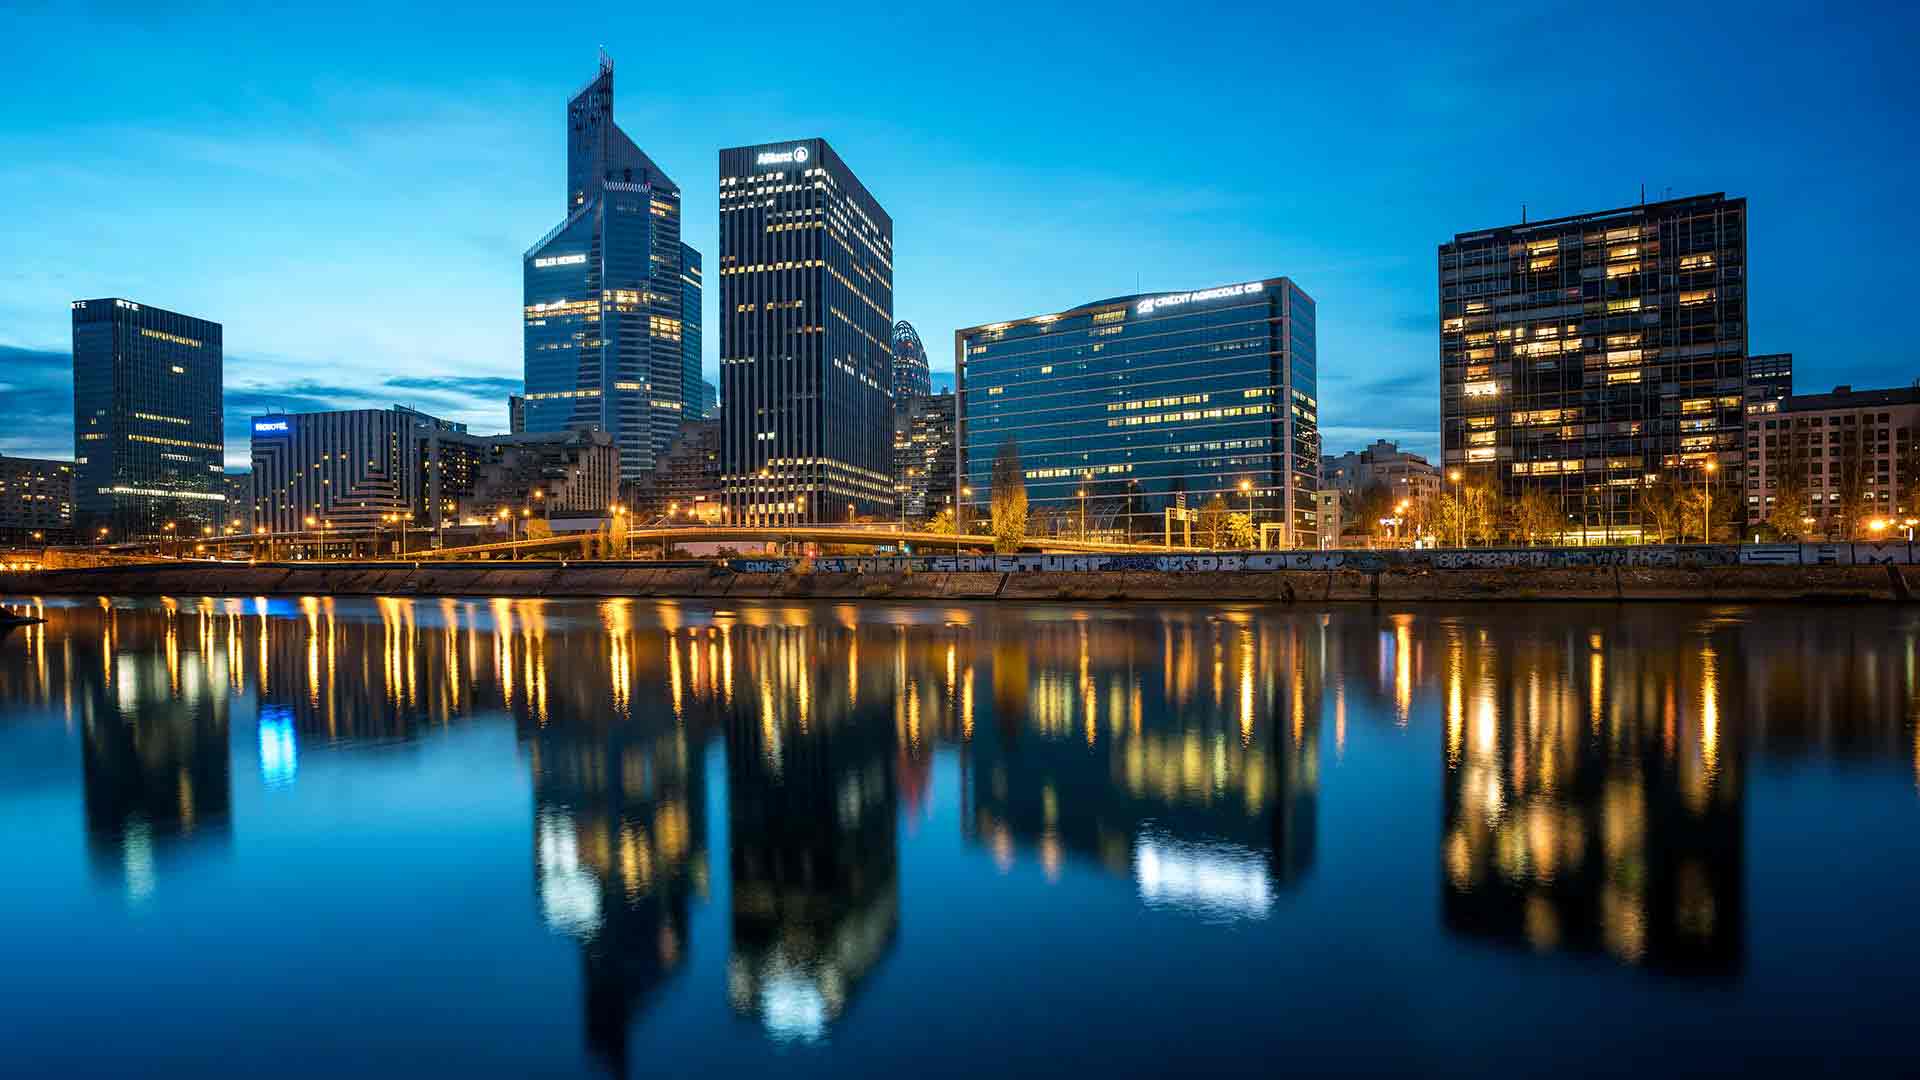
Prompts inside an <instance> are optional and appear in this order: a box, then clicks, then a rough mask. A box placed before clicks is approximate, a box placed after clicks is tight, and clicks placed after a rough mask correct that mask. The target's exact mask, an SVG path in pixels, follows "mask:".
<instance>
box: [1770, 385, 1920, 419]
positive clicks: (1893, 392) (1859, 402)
mask: <svg viewBox="0 0 1920 1080" xmlns="http://www.w3.org/2000/svg"><path fill="white" fill-rule="evenodd" d="M1916 404H1920V381H1917V382H1916V383H1915V384H1914V385H1913V386H1902V387H1896V388H1894V389H1890V390H1855V389H1854V388H1853V387H1851V386H1836V387H1834V388H1833V392H1832V393H1830V394H1798V395H1795V396H1793V397H1789V398H1787V399H1786V400H1784V401H1782V402H1781V403H1780V410H1781V411H1782V412H1819V411H1821V410H1823V409H1868V408H1873V407H1876V406H1879V405H1916Z"/></svg>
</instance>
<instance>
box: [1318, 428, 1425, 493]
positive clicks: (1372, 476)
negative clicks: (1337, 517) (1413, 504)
mask: <svg viewBox="0 0 1920 1080" xmlns="http://www.w3.org/2000/svg"><path fill="white" fill-rule="evenodd" d="M1375 485H1379V486H1381V487H1384V488H1385V489H1386V490H1387V493H1388V494H1389V495H1390V496H1391V497H1392V499H1393V501H1394V502H1399V501H1401V500H1403V499H1405V500H1419V499H1423V498H1426V497H1427V496H1430V495H1437V494H1439V493H1440V470H1439V469H1438V468H1436V467H1435V466H1434V465H1433V463H1431V462H1429V461H1428V460H1427V459H1426V458H1424V457H1421V456H1420V455H1419V454H1415V453H1410V452H1408V451H1405V450H1402V449H1400V447H1399V445H1398V444H1397V443H1393V442H1389V441H1388V440H1386V439H1376V440H1374V443H1373V445H1372V446H1369V447H1367V448H1366V449H1364V450H1349V451H1347V452H1346V453H1344V454H1338V455H1336V454H1327V455H1324V456H1322V457H1321V458H1320V487H1321V489H1322V490H1325V489H1327V488H1336V489H1338V490H1339V491H1340V492H1341V493H1342V494H1344V495H1346V496H1347V497H1348V498H1353V497H1355V496H1358V495H1359V494H1360V493H1361V492H1363V491H1366V490H1367V489H1368V488H1371V487H1373V486H1375Z"/></svg>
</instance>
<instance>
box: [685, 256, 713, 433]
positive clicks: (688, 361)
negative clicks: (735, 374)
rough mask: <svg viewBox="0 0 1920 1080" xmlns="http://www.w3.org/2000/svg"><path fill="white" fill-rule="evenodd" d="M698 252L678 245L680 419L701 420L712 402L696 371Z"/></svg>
mask: <svg viewBox="0 0 1920 1080" xmlns="http://www.w3.org/2000/svg"><path fill="white" fill-rule="evenodd" d="M701 292H702V288H701V277H700V252H699V251H698V250H696V249H695V248H694V247H693V245H691V244H684V243H683V244H681V245H680V350H681V362H680V387H681V392H682V394H683V395H684V404H683V405H682V407H681V410H680V414H681V419H682V420H683V421H686V420H705V419H706V418H707V417H709V416H711V415H713V406H714V403H713V401H711V400H709V398H708V396H707V393H708V391H710V390H711V389H712V388H713V384H712V383H709V382H708V381H707V380H706V379H705V378H703V377H701V374H700V295H701Z"/></svg>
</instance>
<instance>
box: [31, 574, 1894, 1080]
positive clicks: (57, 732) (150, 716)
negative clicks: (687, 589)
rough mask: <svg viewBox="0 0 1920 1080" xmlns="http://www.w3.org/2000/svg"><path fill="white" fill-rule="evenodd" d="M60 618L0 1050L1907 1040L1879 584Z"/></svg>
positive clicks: (86, 1070) (1640, 1050)
mask: <svg viewBox="0 0 1920 1080" xmlns="http://www.w3.org/2000/svg"><path fill="white" fill-rule="evenodd" d="M29 603H30V602H29ZM36 606H38V607H39V609H40V611H41V613H43V614H44V615H45V616H46V619H47V622H46V625H44V626H41V627H33V628H29V629H25V630H15V631H13V632H12V633H11V634H9V635H7V636H6V637H5V638H4V640H0V843H4V851H5V857H6V865H7V867H8V869H7V871H6V873H5V875H4V881H5V887H4V889H0V925H3V926H4V927H5V928H6V929H5V933H4V940H5V943H6V948H5V954H4V962H3V963H0V1036H3V1037H0V1074H4V1075H9V1076H41V1075H54V1074H59V1075H68V1076H73V1075H113V1076H150V1075H171V1076H178V1075H225V1074H246V1075H256V1074H257V1075H266V1076H276V1077H285V1076H329V1077H331V1076H339V1075H342V1074H351V1075H362V1076H384V1075H400V1074H405V1075H461V1076H526V1075H539V1076H567V1075H606V1074H608V1073H613V1074H622V1075H635V1076H675V1075H707V1076H711V1075H727V1074H733V1073H739V1072H745V1071H748V1070H767V1069H778V1070H781V1071H783V1072H786V1073H794V1074H809V1075H839V1076H845V1075H900V1074H903V1073H911V1074H914V1075H919V1076H926V1075H942V1076H945V1075H953V1076H969V1077H979V1076H983V1075H1040V1074H1046V1075H1065V1074H1071V1075H1086V1076H1094V1077H1103V1076H1119V1075H1138V1074H1147V1073H1163V1074H1164V1073H1168V1072H1173V1071H1177V1072H1180V1073H1184V1074H1194V1073H1203V1072H1204V1073H1218V1074H1229V1075H1272V1074H1276V1073H1296V1074H1298V1073H1312V1072H1323V1071H1332V1070H1336V1069H1337V1070H1343V1071H1351V1072H1381V1071H1418V1072H1422V1073H1428V1074H1437V1073H1444V1074H1462V1075H1467V1074H1481V1073H1485V1072H1487V1071H1489V1070H1494V1069H1500V1070H1504V1071H1506V1072H1508V1073H1509V1074H1512V1075H1536V1074H1540V1073H1543V1072H1549V1071H1556V1070H1559V1071H1568V1072H1580V1073H1589V1072H1629V1071H1645V1070H1656V1071H1658V1072H1663V1073H1664V1072H1675V1071H1682V1070H1691V1071H1709V1072H1740V1071H1750V1070H1751V1069H1752V1068H1754V1067H1755V1066H1774V1067H1776V1068H1778V1067H1781V1066H1792V1065H1804V1066H1808V1067H1815V1066H1817V1067H1820V1068H1823V1069H1826V1070H1831V1071H1844V1070H1848V1069H1852V1070H1855V1071H1862V1070H1870V1071H1880V1070H1883V1069H1885V1070H1888V1071H1891V1070H1892V1069H1893V1067H1894V1066H1895V1064H1896V1063H1899V1062H1902V1061H1906V1060H1907V1058H1906V1055H1907V1054H1908V1053H1909V1050H1910V1046H1911V1042H1912V1039H1911V1034H1912V1025H1913V1024H1914V1022H1915V1021H1914V1011H1913V1001H1914V997H1913V986H1914V977H1915V973H1916V971H1920V932H1917V931H1916V926H1917V925H1920V910H1916V906H1915V898H1916V895H1917V894H1916V885H1920V795H1917V793H1916V781H1917V780H1920V739H1916V717H1917V716H1920V675H1917V674H1916V670H1915V665H1916V662H1917V661H1916V650H1920V616H1916V615H1915V614H1912V613H1902V612H1900V611H1898V610H1897V609H1892V608H1880V607H1872V608H1868V607H1858V608H1846V609H1833V610H1817V609H1815V610H1809V609H1802V608H1789V607H1772V608H1711V607H1677V606H1662V605H1644V606H1638V607H1617V606H1598V605H1596V606H1580V605H1553V606H1532V605H1528V606H1511V607H1504V608H1477V609H1467V608H1461V609H1448V608H1421V609H1417V610H1411V611H1395V610H1392V609H1384V610H1378V611H1375V610H1368V609H1363V608H1353V609H1346V610H1341V611H1337V612H1334V613H1332V614H1322V613H1317V612H1289V611H1281V610H1270V609H1248V608H1231V607H1221V608H1209V607H1174V608H1163V609H1153V608H1147V607H1089V608H1084V609H1075V608H1071V607H1064V606H1053V607H1031V608H1022V607H1008V606H998V607H986V606H958V607H949V608H938V607H892V606H874V605H865V606H843V605H829V604H820V605H809V606H788V605H745V604H742V605H736V606H733V607H722V608H715V607H711V606H697V605H686V604H656V603H653V602H629V601H609V602H605V603H591V602H586V603H546V602H538V601H533V602H528V601H511V602H509V601H494V602H491V603H489V602H485V601H452V600H390V601H372V600H368V601H361V600H327V599H316V600H306V601H300V600H244V601H241V600H197V599H182V600H179V601H152V602H148V601H125V600H114V601H61V602H55V601H52V600H48V601H46V602H45V603H44V604H39V605H36Z"/></svg>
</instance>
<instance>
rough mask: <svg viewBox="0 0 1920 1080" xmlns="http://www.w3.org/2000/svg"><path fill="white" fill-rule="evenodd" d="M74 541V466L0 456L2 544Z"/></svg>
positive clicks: (54, 461)
mask: <svg viewBox="0 0 1920 1080" xmlns="http://www.w3.org/2000/svg"><path fill="white" fill-rule="evenodd" d="M73 539H74V532H73V462H71V461H59V460H55V459H50V458H24V457H5V456H0V543H8V544H35V543H44V544H59V543H67V542H70V541H72V540H73Z"/></svg>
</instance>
